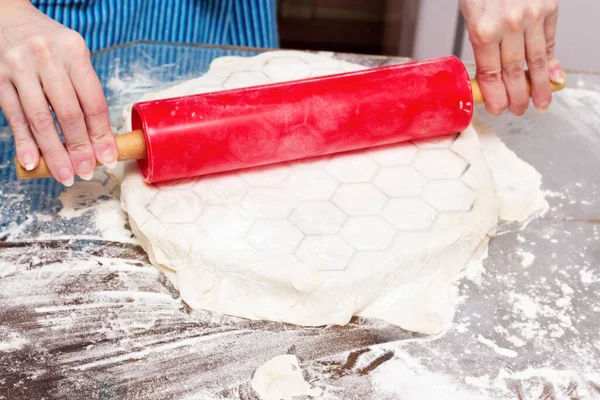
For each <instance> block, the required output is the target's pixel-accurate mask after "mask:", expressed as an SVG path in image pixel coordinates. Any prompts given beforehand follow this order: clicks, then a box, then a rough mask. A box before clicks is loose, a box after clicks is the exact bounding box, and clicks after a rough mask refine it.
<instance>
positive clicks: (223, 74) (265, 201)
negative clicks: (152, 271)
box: [122, 51, 497, 333]
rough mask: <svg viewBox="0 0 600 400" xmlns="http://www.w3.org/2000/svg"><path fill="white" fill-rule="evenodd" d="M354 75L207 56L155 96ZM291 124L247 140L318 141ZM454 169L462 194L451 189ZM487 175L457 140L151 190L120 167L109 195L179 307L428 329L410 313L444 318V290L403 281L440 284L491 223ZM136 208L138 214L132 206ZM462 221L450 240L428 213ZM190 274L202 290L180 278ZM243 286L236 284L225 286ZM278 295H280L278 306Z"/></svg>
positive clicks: (284, 144) (299, 59) (309, 63)
mask: <svg viewBox="0 0 600 400" xmlns="http://www.w3.org/2000/svg"><path fill="white" fill-rule="evenodd" d="M359 69H362V67H360V66H356V65H354V64H349V63H345V62H342V61H337V60H333V59H331V58H329V57H324V56H317V55H311V54H306V53H299V52H285V51H283V52H271V53H266V54H263V55H260V56H257V57H254V58H241V57H233V58H226V59H223V60H216V61H215V63H214V64H213V66H211V69H210V70H209V72H208V73H207V75H205V76H203V77H201V78H199V79H198V80H197V84H195V83H194V82H195V81H194V80H193V81H191V82H190V83H188V84H185V85H179V86H178V87H176V88H173V89H172V90H170V91H167V92H166V94H169V95H173V94H174V93H175V92H176V91H178V92H179V93H181V92H183V91H185V92H186V93H197V92H202V91H213V90H214V87H215V86H217V87H220V88H222V89H229V88H237V87H244V86H253V85H257V84H263V83H268V82H279V81H284V80H289V79H298V78H303V77H308V76H320V75H324V74H330V73H340V72H343V71H352V70H359ZM190 88H191V89H190ZM381 90H385V89H381ZM151 97H153V98H161V95H160V94H153V95H151ZM373 123H376V121H374V122H373ZM293 129H294V131H293V132H292V131H290V132H280V131H277V129H275V128H274V127H272V126H271V125H269V124H268V123H266V122H265V123H264V124H262V125H260V126H256V127H254V131H253V132H250V133H249V134H259V135H263V136H264V137H271V136H272V138H273V141H274V143H278V145H277V146H279V147H278V149H280V150H282V149H283V150H285V149H290V148H293V146H295V145H296V142H295V141H294V140H295V139H294V138H297V134H298V133H303V134H305V135H306V137H314V140H313V141H312V142H311V141H310V140H308V141H305V142H304V145H314V146H319V144H320V143H321V141H322V138H321V137H320V136H318V132H316V131H314V129H312V128H310V127H305V126H303V125H298V126H296V127H294V128H293ZM238 139H239V141H236V140H238ZM244 140H245V139H244V138H243V137H240V138H237V139H235V140H233V142H232V146H237V147H235V149H236V151H237V153H236V154H238V155H237V157H240V158H242V157H247V158H251V156H252V155H247V154H244V152H243V142H244ZM455 142H456V143H457V145H456V146H454V143H455ZM311 143H312V144H311ZM268 151H275V148H273V149H271V148H269V149H268ZM467 169H469V186H467V185H466V184H464V183H462V181H461V176H462V175H463V173H464V172H465V171H466V170H467ZM488 172H489V171H488V170H487V165H484V162H483V158H482V156H481V154H479V152H478V140H477V136H476V134H475V133H474V132H470V133H467V134H464V133H463V134H461V135H449V136H445V137H441V138H436V139H431V140H421V141H418V142H415V143H410V142H409V143H404V144H400V145H392V146H385V147H379V148H373V149H368V150H366V151H362V152H355V153H350V154H343V155H333V156H326V157H320V158H317V159H314V160H299V161H295V162H289V163H285V164H283V165H278V166H268V167H260V168H256V169H251V170H245V171H241V172H237V173H232V174H224V175H221V176H210V177H200V178H193V179H187V180H183V181H181V182H173V183H164V184H159V185H154V187H149V186H148V185H145V184H144V183H143V182H142V180H141V178H140V176H139V172H138V171H137V168H136V167H131V169H130V170H129V171H128V173H127V174H126V176H125V180H124V181H123V183H122V185H123V192H122V193H123V194H122V196H123V204H124V208H125V210H126V211H127V212H128V213H129V218H130V219H131V220H132V222H133V223H132V228H133V229H134V232H135V234H136V235H137V236H138V238H140V240H141V243H142V245H143V246H144V248H145V250H146V251H147V252H148V253H149V255H150V258H151V260H152V261H153V263H155V264H157V265H160V267H161V268H163V269H164V268H167V269H169V270H171V271H173V272H174V273H173V274H169V276H170V277H175V278H173V279H174V281H173V282H174V283H175V285H176V286H178V287H183V289H184V290H182V293H183V300H184V301H186V300H187V301H188V303H191V304H193V305H194V306H195V307H202V308H206V309H209V310H214V311H221V312H227V313H232V314H235V315H237V316H241V317H247V318H257V317H256V316H260V318H265V319H271V320H274V321H286V322H291V323H296V324H300V325H321V324H335V323H338V324H344V323H347V322H348V321H349V319H350V318H351V317H352V316H353V315H357V314H358V315H363V316H366V317H374V318H381V319H385V320H387V321H390V322H392V323H395V324H398V325H400V326H403V327H404V328H406V329H410V330H417V331H423V332H432V333H433V332H438V331H439V330H440V329H442V328H443V327H441V326H439V324H438V325H435V324H433V325H431V324H432V322H427V323H422V322H419V321H421V320H420V319H418V318H417V317H418V316H419V315H435V316H436V317H435V318H434V317H432V318H429V317H426V318H425V317H424V318H425V319H424V320H427V321H438V320H440V319H442V320H443V319H444V318H445V317H444V316H445V315H446V314H444V312H445V311H444V310H440V309H439V307H440V306H439V301H437V300H436V301H434V300H433V299H434V298H435V297H436V296H438V295H439V293H441V291H442V289H444V290H445V286H443V285H442V284H441V283H440V284H439V285H438V286H436V285H434V284H429V283H428V284H427V285H424V286H419V287H420V289H419V291H420V293H421V294H420V295H419V296H417V297H415V299H418V301H417V300H414V301H415V302H413V300H411V298H410V297H407V296H408V295H407V294H406V290H408V289H405V284H407V282H408V283H411V282H412V283H411V284H415V283H414V282H419V279H422V278H423V274H425V273H430V274H432V273H433V274H435V273H436V272H435V271H437V270H439V269H441V272H440V276H445V277H446V276H450V277H452V276H455V275H457V273H458V271H459V270H460V268H461V266H462V265H464V263H465V262H466V260H467V259H468V258H469V257H470V255H471V253H472V251H474V249H475V248H476V247H477V245H478V244H479V241H478V240H483V238H484V237H485V235H486V233H487V232H488V231H489V230H490V229H491V228H493V226H494V224H495V222H496V221H497V215H495V214H494V213H495V210H494V201H495V197H494V195H493V190H492V188H491V183H490V182H491V181H490V182H488V181H487V180H486V179H487V178H486V176H487V175H486V174H487V173H488ZM473 182H475V184H473ZM157 191H158V193H156V192H157ZM140 202H142V203H143V204H144V205H145V206H146V207H138V206H137V204H139V203H140ZM469 213H472V214H473V215H478V216H480V217H478V218H481V216H482V215H485V218H486V219H485V221H483V222H481V221H477V222H473V223H472V224H471V225H468V226H466V227H465V232H459V233H456V235H458V236H452V235H454V233H453V232H454V230H455V228H456V227H455V226H450V225H451V224H448V226H445V225H444V226H440V225H439V224H438V223H437V222H436V221H438V220H440V218H438V215H444V216H446V215H447V216H448V218H449V220H450V221H452V218H454V216H456V218H457V221H464V220H465V218H467V216H468V215H469ZM179 227H184V229H179ZM157 232H163V233H160V234H159V233H157ZM177 232H180V234H178V233H177ZM449 232H450V233H449ZM459 234H460V235H459ZM423 238H431V240H441V239H443V240H450V242H452V243H453V245H454V246H455V248H454V250H453V252H452V253H451V254H446V253H443V249H439V248H436V247H430V243H429V242H428V241H427V240H426V239H423ZM176 256H177V257H176ZM175 259H177V261H176V262H175V261H173V260H175ZM436 268H437V269H436ZM188 269H191V270H188ZM178 270H179V271H181V274H180V273H178V272H177V271H178ZM184 271H187V272H185V273H184ZM190 271H195V272H190ZM431 271H433V272H431ZM190 276H201V277H202V280H203V282H204V283H203V284H200V283H197V284H195V283H194V282H189V281H188V279H186V278H184V277H190ZM177 277H179V278H177ZM179 279H181V280H179ZM198 279H199V278H198ZM242 281H243V282H245V283H244V285H246V286H236V285H241V283H239V282H242ZM236 282H238V283H236ZM436 282H437V281H436ZM439 282H442V281H441V280H440V281H439ZM443 282H445V281H443ZM190 285H192V286H190ZM193 285H196V286H193ZM428 285H429V286H428ZM195 287H197V288H198V290H194V289H195ZM429 291H431V293H430V294H429ZM230 293H235V296H236V298H237V297H238V296H239V297H240V298H239V299H238V300H236V301H237V302H236V303H235V304H236V308H235V309H232V308H231V305H230V304H229V303H228V304H224V303H223V301H225V300H224V299H223V296H225V297H227V296H230ZM246 293H260V297H261V301H260V304H258V303H255V302H253V301H251V296H250V294H248V296H249V297H248V299H246V300H247V301H244V297H243V296H245V294H246ZM427 296H429V297H431V299H432V300H431V302H429V300H427V299H428V298H429V297H427ZM283 298H285V299H291V300H290V303H289V305H288V304H287V303H285V302H284V303H285V304H284V303H282V302H281V301H280V300H281V299H283ZM294 299H295V300H294ZM423 299H425V300H423ZM286 301H287V300H286ZM240 304H241V305H240ZM269 304H271V305H272V308H268V307H269V306H268V305H269ZM257 307H261V308H260V309H258V308H257ZM265 307H267V309H265ZM436 307H437V308H436ZM418 313H421V314H418ZM436 318H437V319H436Z"/></svg>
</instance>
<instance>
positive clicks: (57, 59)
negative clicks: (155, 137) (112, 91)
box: [0, 0, 117, 186]
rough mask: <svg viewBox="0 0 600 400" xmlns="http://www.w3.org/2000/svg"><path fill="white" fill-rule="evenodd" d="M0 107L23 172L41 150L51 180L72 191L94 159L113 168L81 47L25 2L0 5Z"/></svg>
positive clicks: (103, 108)
mask: <svg viewBox="0 0 600 400" xmlns="http://www.w3.org/2000/svg"><path fill="white" fill-rule="evenodd" d="M50 106H51V108H52V110H53V111H54V113H55V114H56V117H57V119H58V123H59V125H60V127H61V129H62V132H63V135H64V137H65V142H66V148H65V146H64V145H63V143H62V142H61V140H60V137H59V135H58V132H57V129H56V125H55V124H54V120H53V117H52V113H51V110H50ZM0 108H1V109H2V111H3V112H4V115H5V116H6V119H7V120H8V123H9V126H10V128H11V130H12V132H13V135H14V139H15V146H16V149H17V159H18V161H19V164H21V166H23V168H25V169H27V170H32V169H33V168H35V167H36V166H37V164H38V162H39V157H40V154H39V151H41V152H42V154H43V156H44V158H45V161H46V163H47V164H48V168H49V169H50V171H51V172H52V175H53V176H54V178H55V179H56V180H58V181H59V182H61V183H63V184H64V185H65V186H71V185H72V184H73V181H74V175H75V174H77V175H78V176H80V177H81V178H82V179H86V180H89V179H91V178H92V175H93V171H94V168H95V167H96V160H99V161H100V162H101V163H102V164H104V165H108V166H112V165H114V163H115V162H116V161H117V147H116V142H115V139H114V136H113V134H112V131H111V127H110V120H109V114H108V106H107V103H106V99H105V98H104V93H103V92H102V86H101V84H100V80H99V79H98V77H97V75H96V73H95V71H94V68H93V67H92V64H91V60H90V53H89V50H88V48H87V46H86V44H85V41H84V40H83V38H82V37H81V36H80V35H79V34H78V33H76V32H75V31H72V30H70V29H68V28H66V27H64V26H62V25H60V24H59V23H57V22H56V21H54V20H52V19H50V18H49V17H47V16H46V15H44V14H43V13H41V12H40V11H39V10H37V9H36V8H35V7H34V6H32V5H31V4H30V3H29V1H24V0H0ZM38 148H39V150H38Z"/></svg>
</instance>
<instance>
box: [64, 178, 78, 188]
mask: <svg viewBox="0 0 600 400" xmlns="http://www.w3.org/2000/svg"><path fill="white" fill-rule="evenodd" d="M73 183H75V178H73V177H71V178H69V179H67V180H66V181H64V182H62V184H63V185H65V186H66V187H71V186H73Z"/></svg>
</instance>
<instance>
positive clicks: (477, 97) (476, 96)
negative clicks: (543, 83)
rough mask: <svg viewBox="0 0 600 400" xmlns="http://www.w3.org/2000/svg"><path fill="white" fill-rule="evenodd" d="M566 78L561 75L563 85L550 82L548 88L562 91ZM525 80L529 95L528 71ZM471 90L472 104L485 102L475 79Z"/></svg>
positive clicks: (529, 81) (472, 81)
mask: <svg viewBox="0 0 600 400" xmlns="http://www.w3.org/2000/svg"><path fill="white" fill-rule="evenodd" d="M566 78H567V77H566V76H565V75H564V74H563V83H555V82H552V81H550V87H551V88H552V91H553V92H558V91H559V90H562V89H564V88H565V86H566V85H567V79H566ZM525 79H526V80H527V91H528V92H529V93H530V94H531V80H530V79H529V71H525ZM471 89H472V91H473V103H474V104H482V103H484V102H485V100H484V98H483V93H481V87H480V86H479V82H477V80H476V79H472V80H471Z"/></svg>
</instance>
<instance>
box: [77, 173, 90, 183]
mask: <svg viewBox="0 0 600 400" xmlns="http://www.w3.org/2000/svg"><path fill="white" fill-rule="evenodd" d="M78 175H79V177H80V178H81V179H83V180H84V181H91V180H92V178H93V177H94V172H88V173H87V174H78Z"/></svg>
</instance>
